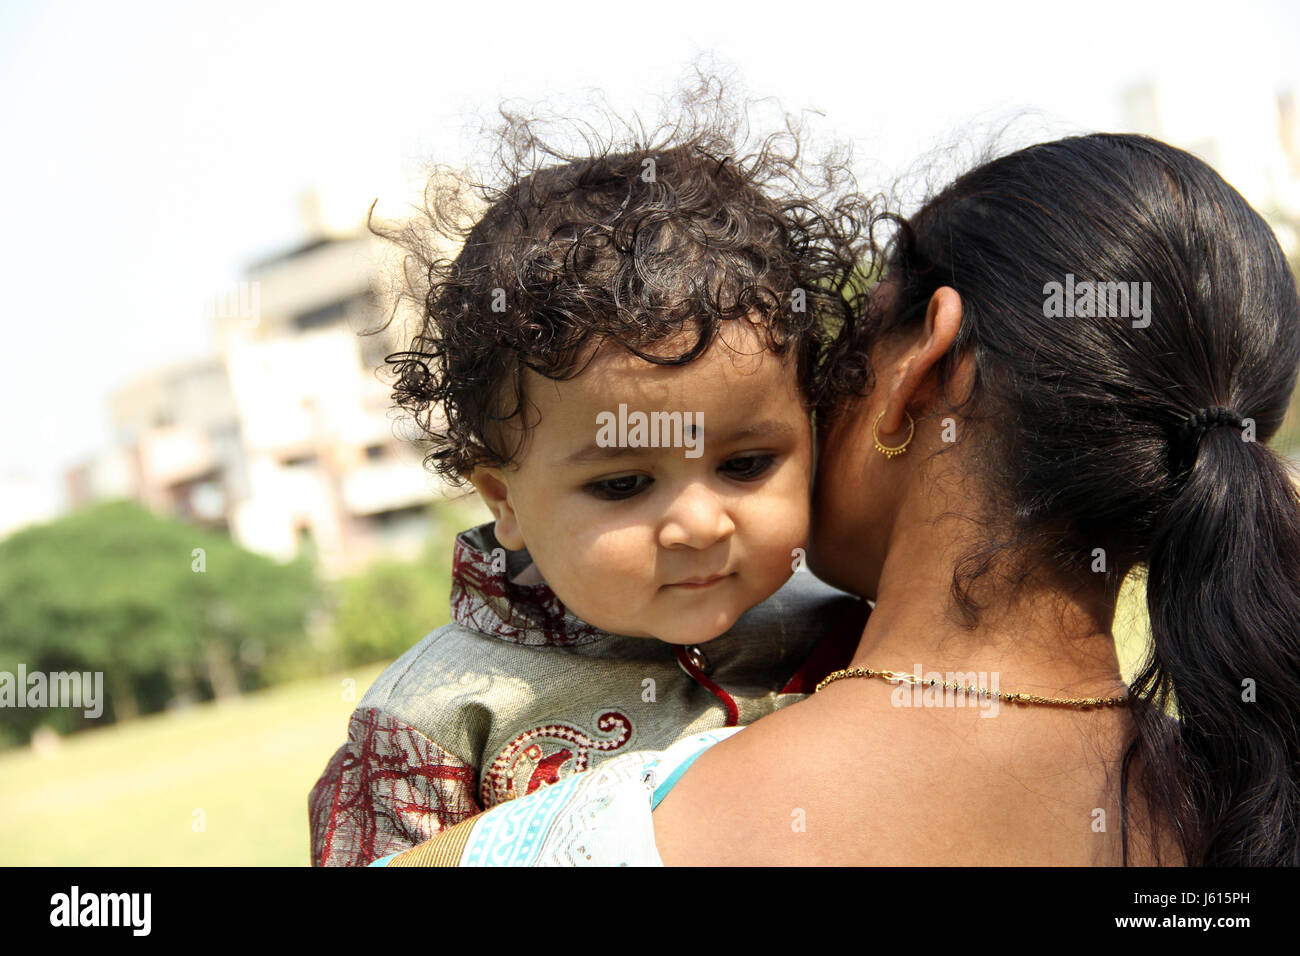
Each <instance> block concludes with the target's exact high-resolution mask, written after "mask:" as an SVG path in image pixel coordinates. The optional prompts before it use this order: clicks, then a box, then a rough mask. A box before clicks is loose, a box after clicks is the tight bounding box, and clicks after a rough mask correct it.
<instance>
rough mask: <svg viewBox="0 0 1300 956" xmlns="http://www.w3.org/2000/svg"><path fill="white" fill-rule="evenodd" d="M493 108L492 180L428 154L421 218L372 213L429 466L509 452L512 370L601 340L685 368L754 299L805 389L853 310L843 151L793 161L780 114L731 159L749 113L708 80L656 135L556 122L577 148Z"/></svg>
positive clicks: (542, 124) (853, 219)
mask: <svg viewBox="0 0 1300 956" xmlns="http://www.w3.org/2000/svg"><path fill="white" fill-rule="evenodd" d="M502 116H503V117H504V123H503V124H502V125H501V126H500V128H499V129H498V130H497V131H496V149H495V159H496V161H495V178H494V181H493V182H492V183H487V182H482V181H476V180H474V179H470V178H467V177H466V176H464V175H462V174H457V173H452V172H450V171H448V170H446V169H442V168H439V169H436V170H435V171H434V174H433V175H432V176H431V177H430V179H429V185H428V188H427V189H426V194H425V204H424V209H423V210H422V215H421V216H419V217H417V218H416V219H415V220H414V221H411V222H408V223H406V224H404V225H402V226H401V227H400V228H392V229H378V228H375V227H374V226H370V228H371V230H372V231H373V232H375V233H376V234H378V235H380V236H383V237H384V238H386V239H389V240H391V241H393V242H395V243H396V244H397V245H398V246H400V247H401V248H402V249H403V250H405V253H406V260H405V263H404V270H403V271H404V273H405V276H406V288H405V290H404V291H403V292H402V293H399V300H400V299H401V298H402V296H403V295H404V296H405V297H406V298H408V299H410V300H413V301H414V302H415V303H416V305H417V310H418V312H419V316H420V318H419V320H418V324H419V328H418V331H417V332H416V334H415V335H414V336H413V338H412V340H411V344H410V348H409V349H407V350H406V351H404V352H399V353H396V354H394V355H390V356H388V358H387V360H386V361H387V362H388V363H389V364H390V365H392V366H394V367H395V370H396V373H397V374H396V384H395V386H394V392H393V398H394V400H395V401H396V403H397V404H398V405H399V406H400V407H401V408H402V409H403V410H404V411H405V412H406V413H408V414H409V416H410V417H411V418H412V419H413V420H414V421H415V422H416V423H417V424H418V426H419V428H420V430H421V432H422V433H423V435H424V437H425V438H426V439H427V440H428V442H429V443H430V445H431V447H432V452H431V453H430V454H429V456H428V457H427V458H426V463H429V462H432V463H433V464H434V466H435V467H436V470H437V471H438V472H439V473H441V475H442V476H443V477H444V478H445V479H447V480H449V481H450V482H452V483H460V482H461V481H463V480H464V478H465V477H466V476H467V475H468V474H469V472H470V471H471V470H472V469H473V468H474V467H475V466H476V465H480V464H482V465H490V466H503V465H506V464H508V463H510V462H511V461H513V460H514V458H515V456H516V455H517V453H518V451H519V444H518V442H516V443H508V442H507V441H506V436H505V434H504V432H503V430H502V429H501V428H500V427H499V424H500V423H501V422H504V421H508V420H510V419H514V418H515V417H516V416H517V415H519V414H520V412H521V410H522V409H523V407H524V403H525V402H526V396H525V394H524V377H523V370H524V369H525V368H528V369H532V370H533V371H535V372H537V373H538V374H540V375H543V376H545V377H547V378H552V379H564V378H569V377H572V376H574V375H576V374H578V373H580V372H581V371H582V369H583V368H585V367H586V363H587V362H588V361H590V358H591V356H592V355H593V354H594V350H595V346H597V345H600V344H602V343H611V344H614V345H616V346H618V347H622V348H625V349H627V350H628V351H630V352H632V353H633V354H635V355H637V356H639V357H640V358H642V359H644V360H645V361H647V362H652V363H656V364H664V365H675V364H684V363H687V362H690V361H693V360H694V359H696V358H698V357H699V356H700V355H701V354H702V353H703V352H704V351H705V350H706V349H707V348H708V347H709V345H710V344H711V342H712V341H713V340H714V338H715V336H716V335H717V333H718V331H719V328H720V324H721V323H722V322H725V321H733V320H736V319H743V318H744V317H746V316H749V315H751V313H752V314H753V316H754V318H753V324H754V326H755V328H756V329H757V330H758V331H759V332H760V335H761V337H762V338H761V341H763V343H764V346H765V347H767V348H770V349H772V350H773V351H774V352H776V353H778V354H782V355H787V354H788V355H791V356H792V358H793V360H794V362H795V363H796V367H797V372H798V376H799V382H800V385H801V387H802V388H803V390H804V394H805V395H806V396H807V398H808V401H809V403H810V405H811V404H813V403H814V402H815V396H816V393H817V391H818V389H819V380H818V375H817V371H818V367H819V360H820V358H821V356H822V354H823V352H824V350H825V347H826V344H827V343H828V342H829V341H830V339H831V338H833V337H834V335H835V333H836V332H837V331H838V328H839V327H840V326H841V325H842V324H844V323H846V322H848V321H850V320H851V319H852V318H853V316H854V314H855V312H856V311H857V309H858V308H859V307H860V303H859V302H858V298H859V296H860V290H859V289H858V284H857V283H856V276H855V267H856V265H857V262H858V259H857V252H858V250H857V249H856V248H855V239H856V234H857V227H858V224H859V223H860V222H861V221H862V220H863V218H864V217H863V216H862V215H861V214H860V209H861V206H862V203H861V200H859V199H857V198H856V192H855V190H854V188H853V186H854V183H853V181H852V175H851V173H849V171H848V163H847V158H846V157H845V155H844V154H843V152H841V153H839V154H836V153H834V152H832V153H831V154H829V155H828V156H827V157H826V158H824V159H822V160H820V161H818V162H811V161H809V160H807V159H806V158H805V157H804V156H803V152H804V150H803V147H802V144H801V140H800V132H799V129H798V126H797V124H795V123H793V122H791V121H789V120H788V119H787V122H786V126H785V129H784V130H782V131H781V132H779V133H774V134H772V135H770V136H768V137H766V138H764V139H761V140H760V141H759V142H758V143H757V144H756V145H755V146H754V147H753V151H752V152H750V153H748V154H744V155H742V154H741V150H742V149H743V148H744V140H746V139H747V138H748V135H749V132H748V125H747V121H746V116H745V112H744V110H738V109H736V107H735V106H734V105H733V104H732V102H731V100H730V99H729V98H728V96H727V95H726V94H725V93H724V92H723V89H722V84H721V83H720V82H719V81H718V80H716V78H713V77H703V78H702V79H701V82H700V84H699V86H698V87H697V88H696V89H694V90H688V91H686V92H684V93H683V94H681V95H680V96H679V99H678V103H677V107H676V110H675V114H674V116H673V119H672V121H671V122H667V123H664V124H662V125H661V126H660V127H659V128H658V129H657V131H655V132H651V133H646V132H645V130H644V128H643V127H642V126H641V125H640V124H639V123H637V124H627V132H626V133H625V134H623V136H622V137H621V138H619V137H616V136H612V135H603V136H601V135H597V134H596V133H595V132H594V129H593V128H592V127H591V126H582V127H579V126H578V124H576V123H566V124H564V125H565V126H566V127H567V131H568V132H572V131H573V130H575V129H577V130H579V131H580V132H581V134H582V139H583V144H582V147H581V148H580V149H576V150H574V149H567V150H566V149H564V148H561V147H560V146H558V145H555V144H554V142H548V141H547V138H546V137H545V135H544V130H545V128H546V121H545V120H541V119H538V118H535V117H533V118H529V117H525V116H521V115H519V114H515V113H510V112H507V111H506V110H504V109H503V110H502ZM814 179H815V181H814ZM519 440H520V441H522V437H521V438H520V439H519Z"/></svg>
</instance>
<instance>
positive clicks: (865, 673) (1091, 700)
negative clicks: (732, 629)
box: [813, 667, 1128, 707]
mask: <svg viewBox="0 0 1300 956" xmlns="http://www.w3.org/2000/svg"><path fill="white" fill-rule="evenodd" d="M844 677H879V678H882V679H884V680H887V681H889V682H890V683H894V684H897V683H900V682H901V683H904V684H922V685H924V686H926V687H943V688H945V689H948V690H954V691H956V690H961V691H965V692H966V693H968V694H973V695H975V696H976V697H997V698H999V699H1001V700H1005V701H1006V702H1007V703H1010V704H1050V705H1054V706H1057V707H1123V706H1124V705H1125V704H1127V703H1128V698H1127V697H1041V696H1039V695H1038V694H1004V693H1002V692H1001V691H997V690H989V689H988V688H987V687H971V686H970V685H968V684H965V685H964V684H954V683H951V682H949V681H946V680H945V681H936V680H933V679H932V680H925V679H923V678H920V677H917V676H916V675H915V674H901V673H899V672H897V671H877V670H872V669H871V668H870V667H846V668H843V669H842V670H838V671H833V672H832V673H830V674H827V675H826V678H825V679H824V680H823V681H822V682H821V683H820V684H818V685H817V689H816V690H814V691H813V693H814V694H815V693H817V691H820V690H821V689H822V688H823V687H825V686H826V685H827V684H831V683H834V682H835V681H837V680H840V679H841V678H844Z"/></svg>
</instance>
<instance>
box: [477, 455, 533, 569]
mask: <svg viewBox="0 0 1300 956" xmlns="http://www.w3.org/2000/svg"><path fill="white" fill-rule="evenodd" d="M469 481H470V484H472V485H473V486H474V488H475V490H477V491H478V493H479V497H480V498H482V499H483V502H484V504H486V505H487V506H488V510H490V511H491V512H492V517H493V518H495V519H496V527H495V529H494V531H493V533H494V534H495V535H496V538H497V541H499V542H500V543H501V546H502V547H503V548H505V549H506V550H507V551H519V550H521V549H523V548H524V547H525V545H524V536H523V534H522V533H521V532H520V530H519V519H518V518H517V517H516V516H515V508H514V505H513V504H511V503H510V483H509V481H507V479H506V476H505V473H504V472H502V471H501V470H500V469H499V468H484V467H481V466H480V467H477V468H475V469H474V470H473V471H472V472H470V475H469Z"/></svg>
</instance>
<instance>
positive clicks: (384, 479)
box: [67, 203, 445, 576]
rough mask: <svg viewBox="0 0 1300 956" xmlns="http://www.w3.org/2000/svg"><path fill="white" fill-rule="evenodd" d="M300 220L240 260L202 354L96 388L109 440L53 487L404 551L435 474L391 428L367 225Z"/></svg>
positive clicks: (294, 539)
mask: <svg viewBox="0 0 1300 956" xmlns="http://www.w3.org/2000/svg"><path fill="white" fill-rule="evenodd" d="M306 211H307V212H308V223H309V228H311V229H312V230H313V234H312V235H311V237H310V238H309V239H307V240H306V241H304V242H303V243H302V244H301V245H300V246H298V247H297V248H294V249H291V250H288V251H286V252H284V253H282V254H279V255H276V256H273V257H271V258H268V259H265V260H263V261H261V262H258V263H256V264H254V265H253V266H251V267H250V268H249V270H248V272H247V276H246V281H243V282H241V283H239V285H238V286H237V287H236V288H234V289H231V290H227V294H225V295H224V296H223V297H221V298H219V299H218V300H217V302H216V303H215V306H214V309H213V334H214V341H215V342H216V344H217V354H216V355H214V356H212V357H211V358H207V359H203V360H200V361H194V362H186V363H179V364H177V365H174V366H170V367H167V368H164V369H158V370H155V371H153V372H151V373H149V374H147V375H144V376H141V377H140V378H138V379H136V380H134V381H133V382H131V383H130V384H129V385H128V386H126V387H125V388H123V389H121V390H120V391H119V392H118V393H117V394H115V395H114V397H113V399H112V403H111V411H112V420H113V428H114V438H115V447H114V448H112V449H111V450H110V451H108V452H107V453H105V454H103V455H101V456H99V457H97V458H96V459H95V460H93V461H91V462H88V463H86V464H84V465H82V466H81V467H79V468H75V469H72V470H71V471H69V472H68V474H67V492H68V499H69V503H70V504H71V505H72V506H74V507H75V506H77V505H79V504H83V503H85V502H88V501H92V500H96V499H100V498H105V497H113V496H124V497H130V498H134V499H136V500H139V501H141V502H143V503H145V504H147V505H148V506H149V507H151V508H152V509H154V510H155V511H158V512H160V513H167V514H172V515H175V516H177V517H179V518H181V519H183V520H185V521H189V522H191V523H195V524H200V525H204V526H206V527H210V528H214V529H219V530H224V531H227V532H229V534H230V535H231V537H232V538H234V539H235V540H236V541H238V542H239V543H240V544H241V545H243V546H244V547H246V548H248V549H250V550H253V551H258V552H261V553H263V554H267V555H270V556H273V557H275V558H277V559H280V560H288V559H291V558H292V557H294V556H295V555H296V554H298V553H299V552H300V550H301V549H302V548H304V547H311V548H312V549H313V550H314V551H315V553H316V556H317V558H318V560H319V562H320V565H321V568H322V570H323V571H324V572H325V573H326V574H328V575H331V576H334V575H338V574H343V573H348V572H350V571H353V570H355V569H357V568H359V567H363V566H365V565H366V564H368V563H370V562H371V561H373V560H374V559H375V558H377V557H379V556H383V555H391V556H399V557H411V556H414V554H415V553H417V552H418V550H419V549H420V547H421V546H422V545H423V543H424V540H425V538H426V535H427V533H428V531H429V525H428V517H427V506H428V505H429V503H430V502H431V501H433V500H434V499H436V498H438V497H440V496H441V495H442V494H443V493H444V491H445V489H444V487H443V486H442V485H441V483H440V482H438V481H437V480H436V479H435V478H434V477H433V476H431V475H430V474H429V473H428V472H426V471H425V470H424V468H423V467H422V464H421V452H420V450H419V449H418V447H417V446H415V445H414V444H413V443H412V442H410V441H406V440H403V439H401V438H399V437H397V435H395V415H396V412H394V411H392V409H391V404H392V403H391V397H390V396H391V388H390V386H389V385H388V384H386V383H385V382H384V381H383V380H381V378H380V377H379V370H381V369H383V368H384V356H385V355H388V354H390V353H392V352H395V351H399V350H400V349H402V348H403V347H405V345H406V344H407V343H406V342H404V341H403V339H402V331H403V330H402V328H401V325H400V323H399V322H396V321H394V322H393V323H392V326H391V327H390V328H389V329H388V330H386V331H384V332H381V333H379V334H375V335H360V334H358V333H359V332H361V331H363V330H367V329H376V328H378V327H380V326H382V325H383V323H384V320H385V318H386V316H387V314H388V308H387V307H386V306H385V305H384V304H383V302H382V301H381V298H382V297H381V294H380V293H379V291H378V288H377V278H378V276H379V274H380V271H379V270H380V267H381V265H380V264H381V256H382V255H383V251H382V250H381V249H380V247H379V245H378V243H379V242H380V240H377V239H375V238H374V237H372V236H370V235H369V234H368V233H366V234H362V235H338V234H328V233H326V232H325V231H324V230H323V228H322V227H320V225H319V223H318V222H315V221H314V220H313V217H312V215H311V212H312V205H311V204H310V203H308V204H307V209H306Z"/></svg>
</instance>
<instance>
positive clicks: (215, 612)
mask: <svg viewBox="0 0 1300 956" xmlns="http://www.w3.org/2000/svg"><path fill="white" fill-rule="evenodd" d="M316 599H317V588H316V584H315V573H314V570H313V568H312V566H311V564H310V563H309V562H307V561H302V560H300V561H295V562H293V563H290V564H283V565H282V564H279V563H277V562H276V561H273V560H271V559H269V558H266V557H263V556H261V555H257V554H253V553H251V552H249V551H245V550H244V549H242V548H240V547H238V546H237V545H236V544H235V543H234V542H232V541H231V540H230V539H229V538H228V537H227V536H225V535H223V534H220V533H217V532H212V531H207V530H204V529H201V528H196V527H193V526H190V525H187V524H184V523H182V522H179V521H176V520H172V519H168V518H161V517H158V516H156V515H154V514H153V513H152V512H150V511H148V510H147V509H145V508H143V507H140V506H139V505H136V504H134V503H132V502H128V501H114V502H107V503H104V504H100V505H97V506H94V507H91V508H87V509H85V510H82V511H78V512H75V513H73V514H70V515H67V516H65V517H63V518H60V519H59V520H56V521H54V522H51V523H49V524H44V525H38V526H35V527H31V528H27V529H24V530H22V531H20V532H18V533H16V534H14V535H12V536H11V537H9V538H7V539H6V540H4V541H0V671H8V672H10V673H16V671H17V668H18V665H19V664H22V665H25V667H26V669H27V671H28V672H29V673H31V672H33V671H43V672H51V671H72V670H77V671H92V672H94V671H100V672H102V673H103V675H104V678H103V680H104V689H105V692H106V694H105V696H106V697H107V698H108V700H107V703H106V705H105V708H104V714H103V717H102V718H101V720H104V721H108V720H121V719H124V718H129V717H131V716H134V715H135V714H137V713H141V712H144V713H147V712H150V711H156V710H160V709H162V708H163V707H165V706H166V705H167V703H168V702H169V701H171V700H172V699H173V698H174V697H176V696H178V695H182V696H192V697H198V698H208V697H213V696H223V695H230V694H234V693H238V692H240V691H242V690H249V689H252V688H255V687H259V686H263V685H264V684H265V683H266V677H265V674H264V668H265V667H266V665H267V664H269V663H274V662H276V661H277V660H278V659H282V658H284V657H286V656H288V655H291V654H293V653H295V652H299V651H300V650H301V648H302V647H303V645H304V625H303V622H304V617H305V615H306V613H307V611H308V610H309V608H310V607H311V606H312V605H313V603H314V602H315V601H316ZM40 722H47V723H51V724H53V725H54V726H55V728H56V729H58V730H60V731H63V732H67V731H70V730H74V729H77V728H78V727H79V726H81V725H82V724H83V723H84V718H83V716H82V712H81V711H79V710H45V711H33V710H27V709H10V708H5V709H4V710H3V711H0V733H3V735H4V737H5V738H7V739H8V741H9V742H14V741H21V740H25V739H26V738H27V736H28V735H29V734H30V731H31V730H32V729H33V728H34V726H35V725H36V724H37V723H40Z"/></svg>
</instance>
